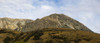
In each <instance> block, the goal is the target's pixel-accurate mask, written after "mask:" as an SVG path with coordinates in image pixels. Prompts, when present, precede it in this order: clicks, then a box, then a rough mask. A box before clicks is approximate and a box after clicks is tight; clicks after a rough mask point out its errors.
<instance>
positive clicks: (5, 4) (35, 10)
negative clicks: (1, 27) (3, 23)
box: [0, 0, 100, 33]
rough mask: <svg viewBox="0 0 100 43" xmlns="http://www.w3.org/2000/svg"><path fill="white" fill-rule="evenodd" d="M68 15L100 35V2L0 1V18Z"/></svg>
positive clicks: (83, 0) (66, 0)
mask: <svg viewBox="0 0 100 43" xmlns="http://www.w3.org/2000/svg"><path fill="white" fill-rule="evenodd" d="M52 13H59V14H65V15H68V16H70V17H72V18H74V19H76V20H78V21H80V22H81V23H83V24H84V25H86V26H87V27H88V28H90V29H91V30H93V31H94V32H97V33H100V0H0V18H2V17H10V18H22V19H33V20H35V19H36V18H42V17H44V16H48V15H50V14H52Z"/></svg>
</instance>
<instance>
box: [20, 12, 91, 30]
mask: <svg viewBox="0 0 100 43" xmlns="http://www.w3.org/2000/svg"><path fill="white" fill-rule="evenodd" d="M49 27H53V28H71V29H75V30H83V31H91V30H90V29H88V28H87V27H86V26H84V25H83V24H82V23H80V22H78V21H76V20H74V19H72V18H70V17H68V16H66V15H64V14H52V15H49V16H46V17H44V18H42V19H37V20H35V21H34V22H31V23H28V24H26V25H25V26H24V27H23V29H22V31H23V32H27V31H34V30H39V29H43V28H49Z"/></svg>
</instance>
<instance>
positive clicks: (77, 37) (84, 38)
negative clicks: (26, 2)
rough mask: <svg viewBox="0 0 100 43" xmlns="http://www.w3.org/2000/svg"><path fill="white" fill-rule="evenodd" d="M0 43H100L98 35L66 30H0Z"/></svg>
mask: <svg viewBox="0 0 100 43" xmlns="http://www.w3.org/2000/svg"><path fill="white" fill-rule="evenodd" d="M0 43H100V34H97V33H93V32H87V31H80V30H73V29H68V28H44V29H42V30H36V31H31V32H25V33H22V32H16V31H9V30H0Z"/></svg>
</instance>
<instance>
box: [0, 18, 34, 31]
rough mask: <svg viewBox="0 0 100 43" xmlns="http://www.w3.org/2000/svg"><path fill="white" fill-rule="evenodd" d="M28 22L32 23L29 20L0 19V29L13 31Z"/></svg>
mask: <svg viewBox="0 0 100 43" xmlns="http://www.w3.org/2000/svg"><path fill="white" fill-rule="evenodd" d="M30 22H32V20H29V19H12V18H0V29H11V30H15V29H19V27H20V28H21V27H22V26H24V25H25V24H27V23H30Z"/></svg>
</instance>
